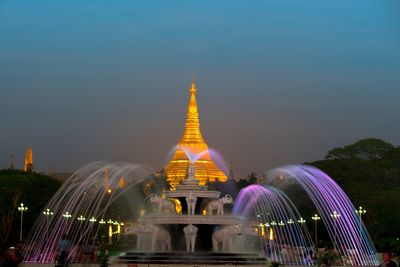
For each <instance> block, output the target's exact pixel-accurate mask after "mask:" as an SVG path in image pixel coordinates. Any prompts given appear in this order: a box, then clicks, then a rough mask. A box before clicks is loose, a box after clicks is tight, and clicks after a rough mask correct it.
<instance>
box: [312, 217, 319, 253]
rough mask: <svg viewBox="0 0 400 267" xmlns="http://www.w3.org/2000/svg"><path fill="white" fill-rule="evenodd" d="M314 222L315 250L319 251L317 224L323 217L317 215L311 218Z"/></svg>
mask: <svg viewBox="0 0 400 267" xmlns="http://www.w3.org/2000/svg"><path fill="white" fill-rule="evenodd" d="M311 219H313V221H314V229H315V250H317V249H318V231H317V225H318V224H317V222H318V221H319V220H321V217H319V216H318V214H315V215H314V216H312V217H311Z"/></svg>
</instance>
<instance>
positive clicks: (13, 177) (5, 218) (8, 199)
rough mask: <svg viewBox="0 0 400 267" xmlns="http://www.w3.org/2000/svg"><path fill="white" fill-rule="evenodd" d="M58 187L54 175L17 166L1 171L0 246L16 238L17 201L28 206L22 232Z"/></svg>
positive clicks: (17, 226)
mask: <svg viewBox="0 0 400 267" xmlns="http://www.w3.org/2000/svg"><path fill="white" fill-rule="evenodd" d="M59 187H60V182H59V181H57V180H56V179H55V178H52V177H49V176H46V175H42V174H38V173H34V172H32V173H27V172H24V171H20V170H1V171H0V249H1V248H4V246H5V245H7V244H12V243H14V242H16V241H17V240H18V235H19V232H18V230H16V229H19V214H18V209H17V208H18V205H19V204H20V203H21V202H23V203H24V204H25V205H26V206H28V207H29V210H28V211H27V212H28V213H27V215H26V216H24V232H25V233H27V232H28V231H29V230H30V228H31V227H32V225H33V224H34V222H35V221H36V218H37V216H38V215H39V214H40V212H41V211H42V209H43V208H44V206H45V205H46V203H47V201H48V200H49V199H50V198H51V196H52V195H53V194H54V193H55V192H56V191H57V190H58V188H59Z"/></svg>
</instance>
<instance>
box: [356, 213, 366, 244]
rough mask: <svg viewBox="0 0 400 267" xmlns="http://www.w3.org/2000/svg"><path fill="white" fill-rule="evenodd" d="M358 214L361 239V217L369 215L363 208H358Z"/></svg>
mask: <svg viewBox="0 0 400 267" xmlns="http://www.w3.org/2000/svg"><path fill="white" fill-rule="evenodd" d="M356 213H357V214H358V216H359V217H360V238H361V235H362V219H361V216H362V215H363V214H365V213H367V211H366V210H365V209H364V208H363V207H361V206H360V207H358V210H356Z"/></svg>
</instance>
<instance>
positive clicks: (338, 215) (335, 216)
mask: <svg viewBox="0 0 400 267" xmlns="http://www.w3.org/2000/svg"><path fill="white" fill-rule="evenodd" d="M331 217H332V219H333V221H334V226H335V238H334V241H335V244H334V245H335V246H336V235H337V230H336V228H337V225H336V220H337V219H339V218H340V214H339V213H338V212H337V211H336V210H334V211H333V213H331Z"/></svg>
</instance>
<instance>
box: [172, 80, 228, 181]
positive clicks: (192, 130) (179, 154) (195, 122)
mask: <svg viewBox="0 0 400 267" xmlns="http://www.w3.org/2000/svg"><path fill="white" fill-rule="evenodd" d="M189 92H190V99H189V105H188V110H187V115H186V126H185V130H184V132H183V136H182V138H181V140H180V141H179V143H178V146H177V147H176V150H175V154H174V156H173V157H172V159H171V161H170V162H168V164H167V166H166V167H165V171H166V175H167V181H168V182H169V184H170V186H171V188H172V189H175V187H176V185H177V184H179V183H180V182H181V181H182V180H183V179H185V178H187V170H188V167H189V163H190V160H189V158H188V156H187V153H190V154H193V155H201V156H199V158H198V159H197V160H196V161H195V162H194V167H195V172H196V179H198V180H199V181H200V185H205V184H206V183H207V182H215V181H217V180H218V181H221V182H225V181H226V180H227V177H226V175H225V174H224V173H223V172H222V171H221V170H220V169H219V168H218V167H217V165H216V164H215V163H214V161H213V160H212V159H211V157H210V153H209V150H208V145H207V143H206V142H205V141H204V138H203V136H202V134H201V131H200V122H199V112H198V107H197V101H196V92H197V88H196V84H195V82H194V80H193V81H192V86H191V88H190V90H189ZM185 151H186V152H185Z"/></svg>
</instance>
